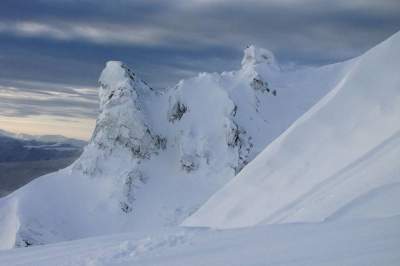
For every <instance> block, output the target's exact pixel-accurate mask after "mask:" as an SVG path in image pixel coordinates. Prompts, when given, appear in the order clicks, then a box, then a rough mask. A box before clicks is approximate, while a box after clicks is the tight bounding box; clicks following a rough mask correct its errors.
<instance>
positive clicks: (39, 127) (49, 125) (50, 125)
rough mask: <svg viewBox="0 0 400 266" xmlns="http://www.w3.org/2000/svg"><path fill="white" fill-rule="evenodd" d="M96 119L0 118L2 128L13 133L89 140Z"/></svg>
mask: <svg viewBox="0 0 400 266" xmlns="http://www.w3.org/2000/svg"><path fill="white" fill-rule="evenodd" d="M95 122H96V120H95V119H91V118H77V117H73V118H68V117H61V116H49V115H35V116H27V117H12V116H0V128H1V129H3V130H6V131H9V132H13V133H24V134H30V135H62V136H65V137H69V138H75V139H81V140H89V138H90V136H91V135H92V132H93V129H94V126H95Z"/></svg>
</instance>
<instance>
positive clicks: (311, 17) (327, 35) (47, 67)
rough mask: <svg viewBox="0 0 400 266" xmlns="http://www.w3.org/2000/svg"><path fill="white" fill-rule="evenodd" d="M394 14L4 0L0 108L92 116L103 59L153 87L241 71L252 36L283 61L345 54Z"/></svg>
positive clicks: (370, 1) (322, 60)
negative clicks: (120, 65) (124, 65)
mask: <svg viewBox="0 0 400 266" xmlns="http://www.w3.org/2000/svg"><path fill="white" fill-rule="evenodd" d="M398 14H400V1H398V0H385V1H375V0H354V1H347V0H337V1H319V0H268V1H266V0H249V1H243V0H230V1H223V0H191V1H189V0H170V1H165V0H147V1H136V0H118V1H109V0H80V1H74V0H31V1H26V0H2V1H0V69H1V71H0V86H1V88H2V89H1V91H2V93H3V96H1V95H0V101H1V103H0V114H3V115H14V116H20V117H24V118H27V117H32V114H35V115H36V116H40V115H47V114H48V115H52V116H60V117H61V116H68V119H73V117H77V118H82V117H84V118H85V119H86V118H87V119H93V117H94V116H95V113H96V110H97V106H96V103H95V102H96V101H97V96H96V93H95V91H94V89H93V88H95V87H96V85H97V78H98V76H99V74H100V72H101V70H102V68H103V67H104V63H105V62H106V61H108V60H121V61H124V62H126V63H127V64H128V65H129V66H131V67H132V68H133V69H134V70H135V72H136V73H137V74H138V75H139V76H141V77H142V78H143V79H144V80H146V81H147V82H148V83H149V84H150V85H152V86H153V87H165V86H173V85H174V84H175V83H176V82H177V81H178V80H179V79H181V78H185V77H189V76H193V75H195V73H197V72H202V71H207V72H214V71H224V70H231V69H237V68H239V66H240V60H241V57H242V51H241V50H242V49H243V48H244V47H245V46H246V45H248V44H250V43H253V44H256V45H258V46H262V47H265V48H268V49H270V50H272V51H273V52H274V53H275V54H276V56H277V58H278V60H279V61H280V62H281V63H283V64H301V65H302V64H304V65H319V64H326V63H332V62H336V61H341V60H345V59H348V58H351V57H354V56H358V55H360V54H361V53H363V52H365V51H366V50H367V49H369V48H371V47H372V46H374V45H376V44H377V43H379V42H381V41H383V40H384V39H386V38H387V37H389V36H390V35H391V34H393V33H395V32H396V31H398V30H400V16H399V15H398ZM65 84H68V85H65ZM85 88H88V89H87V90H85ZM30 98H31V99H32V100H31V101H29V100H28V99H30ZM29 115H30V116H29ZM60 117H58V119H60Z"/></svg>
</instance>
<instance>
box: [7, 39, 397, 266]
mask: <svg viewBox="0 0 400 266" xmlns="http://www.w3.org/2000/svg"><path fill="white" fill-rule="evenodd" d="M399 47H400V33H397V34H396V35H394V36H392V37H391V38H390V39H388V40H386V41H385V42H383V43H381V44H380V45H378V46H377V47H374V48H373V49H371V50H370V51H368V52H367V53H366V54H364V55H362V56H360V57H358V58H355V59H352V60H349V61H346V62H341V63H336V64H333V65H327V66H323V67H299V68H295V69H286V68H285V67H282V66H280V65H279V63H278V61H277V60H276V59H275V57H274V55H273V54H272V53H271V52H270V51H268V50H265V49H261V48H257V47H255V46H249V47H248V48H246V50H245V52H244V58H243V60H242V65H241V68H240V69H239V70H236V71H230V72H223V73H200V74H199V75H197V76H195V77H193V78H189V79H186V80H182V81H180V82H179V83H178V84H177V85H176V86H174V87H171V88H166V89H154V88H151V87H150V86H149V85H148V84H147V83H146V82H144V81H142V80H141V79H140V77H139V76H138V75H136V74H135V73H134V71H133V70H131V69H130V68H129V67H128V66H126V65H125V64H124V63H122V62H119V61H110V62H108V63H107V64H106V67H105V69H104V70H103V71H102V73H101V75H100V78H99V98H100V108H99V115H98V119H97V122H96V128H95V130H94V132H93V135H92V138H91V140H90V142H89V143H88V145H87V146H86V147H85V150H84V152H83V154H82V155H81V157H80V158H79V159H78V160H77V161H76V162H74V164H73V165H71V166H70V167H68V168H66V169H63V170H60V171H58V172H55V173H51V174H48V175H45V176H42V177H40V178H38V179H35V180H34V181H32V182H31V183H29V184H28V185H26V186H24V187H22V188H20V189H19V190H17V191H15V192H14V193H12V194H10V195H8V196H7V197H4V198H1V199H0V249H3V250H2V251H0V265H44V266H46V265H266V264H267V265H318V266H319V265H363V266H364V265H399V263H400V255H399V254H400V252H399V246H400V230H399V226H398V225H399V223H400V208H399V206H398V204H396V203H397V202H399V200H400V166H399V164H398V158H400V76H399V75H398V73H397V72H398V69H399V63H398V62H400V53H399V52H398V50H399ZM180 225H182V226H180ZM238 227H242V228H238ZM243 227H245V228H243ZM233 228H234V229H233ZM216 229H224V230H216ZM15 247H29V248H15ZM4 249H8V250H4Z"/></svg>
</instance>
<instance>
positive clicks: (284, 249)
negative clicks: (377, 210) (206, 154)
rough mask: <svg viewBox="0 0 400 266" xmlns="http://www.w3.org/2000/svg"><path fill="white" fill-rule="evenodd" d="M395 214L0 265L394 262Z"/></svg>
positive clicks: (34, 255) (97, 246)
mask: <svg viewBox="0 0 400 266" xmlns="http://www.w3.org/2000/svg"><path fill="white" fill-rule="evenodd" d="M399 223H400V217H399V216H395V217H392V218H384V219H372V220H360V221H341V222H334V223H332V222H327V223H322V224H278V225H276V224H275V225H266V226H265V225H264V226H255V227H250V228H246V229H236V230H223V231H214V230H204V229H198V228H197V229H179V228H178V229H174V230H171V231H168V232H164V233H162V234H152V235H148V236H147V237H145V238H137V237H136V236H135V235H133V234H120V235H109V236H103V237H95V238H88V239H81V240H75V241H69V242H61V243H57V244H51V245H44V246H37V247H29V248H23V249H13V250H8V251H0V265H7V266H14V265H15V266H17V265H18V266H23V265H27V266H28V265H29V266H30V265H41V266H53V265H63V266H69V265H71V266H72V265H73V266H88V265H91V266H95V265H96V266H105V265H107V266H113V265H118V266H122V265H140V266H144V265H151V266H156V265H163V266H169V265H171V266H177V265H193V266H200V265H214V266H218V265H232V266H234V265H238V266H239V265H271V266H274V265H276V266H277V265H285V266H290V265H293V266H294V265H296V266H299V265H304V266H314V265H315V266H328V265H330V266H337V265H351V266H368V265H371V266H372V265H385V266H392V265H393V266H397V265H399V262H400V252H398V251H399V246H400V230H399V226H398V225H399Z"/></svg>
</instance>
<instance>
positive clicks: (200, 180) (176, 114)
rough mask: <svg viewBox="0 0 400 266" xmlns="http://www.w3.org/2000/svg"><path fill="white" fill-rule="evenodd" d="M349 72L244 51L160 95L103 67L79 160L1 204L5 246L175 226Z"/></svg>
mask: <svg viewBox="0 0 400 266" xmlns="http://www.w3.org/2000/svg"><path fill="white" fill-rule="evenodd" d="M348 66H349V64H347V63H344V64H335V65H330V66H326V67H321V68H302V69H297V70H284V69H282V68H281V67H280V66H279V64H278V62H277V60H276V59H275V58H274V56H273V54H272V53H271V52H269V51H267V50H265V49H260V48H257V47H254V46H250V47H248V48H247V49H246V50H245V55H244V58H243V60H242V65H241V69H239V70H238V71H232V72H224V73H221V74H217V73H201V74H199V75H198V76H196V77H193V78H190V79H187V80H182V81H180V82H179V83H178V84H177V85H176V86H174V87H172V88H168V89H161V90H156V89H153V88H151V87H150V86H149V85H148V84H147V83H146V82H144V81H142V80H141V79H140V77H138V76H137V75H136V74H135V73H134V71H132V70H131V69H130V68H129V67H128V66H126V65H125V64H123V63H122V62H117V61H111V62H108V63H107V64H106V67H105V69H104V70H103V72H102V74H101V76H100V79H99V84H100V87H99V97H100V109H99V116H98V119H97V123H96V128H95V130H94V132H93V136H92V138H91V140H90V142H89V144H88V145H87V146H86V148H85V150H84V152H83V154H82V155H81V157H80V158H79V159H78V160H77V161H76V162H75V163H74V164H73V165H72V166H70V167H68V168H66V169H64V170H61V171H58V172H55V173H52V174H49V175H46V176H43V177H41V178H38V179H36V180H35V181H33V182H31V183H29V184H28V185H26V186H24V187H23V188H21V189H19V190H17V191H16V192H14V193H13V194H11V195H9V196H7V197H6V198H2V199H0V244H1V248H3V249H4V248H12V247H15V246H31V245H37V244H45V243H52V242H58V241H63V240H72V239H78V238H83V237H91V236H98V235H104V234H111V233H121V232H134V233H136V234H143V235H145V234H146V233H148V232H150V231H151V232H154V231H157V230H163V228H167V227H171V226H176V225H179V224H180V223H181V222H182V221H183V220H184V219H185V218H187V217H188V216H189V215H190V214H191V213H193V212H194V211H195V210H196V209H197V208H198V207H199V206H200V205H201V204H203V203H204V202H205V201H206V200H207V199H208V198H209V197H210V196H211V195H212V194H213V193H214V192H215V191H216V190H218V189H219V188H220V187H221V186H222V185H224V184H225V183H226V182H227V181H229V180H230V179H231V178H232V177H233V176H234V175H235V174H236V173H238V172H239V171H240V170H241V169H242V168H243V167H244V166H245V165H246V164H247V163H248V162H250V161H251V160H252V159H253V158H254V157H255V156H256V155H257V154H258V153H259V152H260V151H261V150H263V149H264V147H265V146H266V145H267V144H268V143H270V142H271V141H272V140H273V139H274V138H276V137H277V136H278V135H279V134H280V133H282V132H283V131H284V130H285V129H286V128H287V127H288V126H289V125H290V124H291V123H292V122H293V121H294V120H295V119H296V118H298V117H299V116H300V115H301V114H303V113H304V112H305V111H306V110H307V109H308V108H310V107H311V106H312V105H313V104H314V103H315V102H316V101H317V100H319V99H320V98H321V97H322V96H323V95H324V94H326V93H327V92H328V91H329V90H330V89H331V88H332V87H333V86H335V84H337V82H338V81H339V80H341V79H342V76H343V75H344V74H345V73H346V72H347V68H348ZM315 79H316V80H317V81H315Z"/></svg>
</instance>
